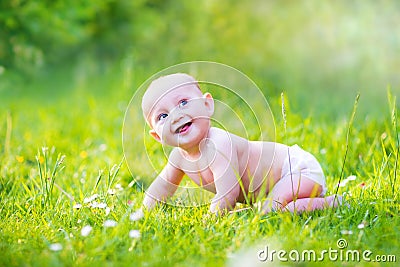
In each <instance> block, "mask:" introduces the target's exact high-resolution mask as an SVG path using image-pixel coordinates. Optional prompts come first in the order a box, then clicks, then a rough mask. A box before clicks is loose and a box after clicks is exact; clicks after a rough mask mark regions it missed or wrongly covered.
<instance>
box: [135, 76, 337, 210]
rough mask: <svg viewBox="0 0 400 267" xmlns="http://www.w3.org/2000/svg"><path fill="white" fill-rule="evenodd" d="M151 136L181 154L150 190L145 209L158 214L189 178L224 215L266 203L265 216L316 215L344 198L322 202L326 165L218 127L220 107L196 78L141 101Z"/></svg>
mask: <svg viewBox="0 0 400 267" xmlns="http://www.w3.org/2000/svg"><path fill="white" fill-rule="evenodd" d="M142 110H143V115H144V117H145V119H146V122H147V123H148V125H149V126H150V128H151V130H150V132H149V133H150V135H151V136H152V137H153V138H154V139H155V140H157V141H158V142H160V143H162V144H163V145H168V146H172V147H174V148H173V150H172V151H171V153H170V155H169V159H168V163H167V164H166V166H165V167H164V168H163V170H162V171H161V172H160V173H159V175H158V176H157V178H156V179H155V180H154V181H153V183H152V184H151V185H150V187H149V188H148V190H147V192H146V195H145V198H144V200H143V206H144V207H145V208H147V209H152V208H153V207H154V206H155V204H156V203H157V202H160V201H166V200H167V199H168V198H169V197H171V196H172V195H173V194H174V193H175V191H176V189H177V188H178V186H179V183H180V182H181V181H182V178H183V176H184V175H185V174H186V175H187V176H188V177H189V178H190V179H192V180H193V181H194V182H195V183H196V184H198V185H199V186H201V187H202V188H204V189H205V190H208V191H211V192H213V193H214V194H215V197H214V198H213V199H212V201H211V206H210V211H211V212H213V213H225V212H227V211H230V210H232V209H233V208H234V207H235V205H236V203H237V202H246V201H247V200H250V201H249V202H251V200H255V199H266V200H265V202H264V203H263V208H262V211H263V212H264V213H268V212H270V211H272V210H288V211H291V212H295V211H298V212H301V211H311V210H316V209H324V208H326V207H334V206H337V205H338V203H339V200H340V199H339V197H337V196H336V197H335V196H329V197H325V198H324V197H323V196H324V194H325V192H326V182H325V177H324V174H323V171H322V169H321V166H320V164H319V163H318V161H317V160H316V159H315V157H314V156H313V155H311V154H310V153H308V152H306V151H304V150H302V149H301V148H300V147H299V146H297V145H294V146H290V147H289V146H286V145H283V144H279V143H275V142H262V141H249V140H247V139H245V138H242V137H240V136H237V135H234V134H232V133H229V132H227V131H225V130H223V129H219V128H216V127H211V122H210V120H211V119H210V118H211V116H212V115H213V113H214V100H213V98H212V96H211V94H210V93H205V94H203V93H202V92H201V90H200V87H199V85H198V83H197V81H196V80H195V79H194V78H193V77H192V76H190V75H187V74H183V73H176V74H171V75H167V76H163V77H161V78H158V79H156V80H154V81H153V82H152V83H151V84H150V86H149V88H148V89H147V91H146V92H145V94H144V96H143V99H142Z"/></svg>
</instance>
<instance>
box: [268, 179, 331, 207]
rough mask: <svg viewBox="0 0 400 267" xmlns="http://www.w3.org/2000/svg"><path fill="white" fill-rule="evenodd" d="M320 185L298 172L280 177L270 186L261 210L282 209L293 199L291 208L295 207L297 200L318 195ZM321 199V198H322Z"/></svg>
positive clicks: (320, 190)
mask: <svg viewBox="0 0 400 267" xmlns="http://www.w3.org/2000/svg"><path fill="white" fill-rule="evenodd" d="M321 192H322V186H321V185H320V184H318V183H316V182H314V181H313V180H311V179H309V178H306V177H305V176H301V174H300V173H298V174H292V175H291V176H290V175H287V176H285V177H282V178H281V179H280V180H279V181H278V182H277V183H276V184H275V185H274V187H273V188H272V190H271V192H270V193H269V195H268V200H267V201H266V202H265V203H264V205H263V212H265V213H268V212H270V211H271V210H280V209H283V208H284V207H285V206H286V205H287V204H288V203H291V202H292V201H295V202H294V204H293V206H294V207H293V210H294V209H295V208H296V209H297V201H299V200H300V199H309V198H315V197H317V196H319V195H320V194H321ZM322 199H323V198H322Z"/></svg>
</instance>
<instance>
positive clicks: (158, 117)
mask: <svg viewBox="0 0 400 267" xmlns="http://www.w3.org/2000/svg"><path fill="white" fill-rule="evenodd" d="M149 95H150V96H147V97H148V98H149V99H148V100H147V102H148V104H149V105H151V106H149V107H147V108H146V110H149V112H148V113H147V114H145V116H146V118H147V122H148V124H149V125H150V126H151V128H152V130H151V131H150V134H151V135H152V136H153V137H154V138H155V139H156V140H157V141H159V142H161V143H163V144H166V145H170V146H174V147H181V148H183V149H190V148H192V147H195V146H198V145H199V143H200V142H201V140H203V139H204V138H206V137H207V134H208V130H209V128H210V117H211V115H212V114H213V112H214V102H213V99H212V97H211V95H210V94H208V93H206V94H204V95H203V94H202V93H201V91H200V90H199V88H198V87H197V84H195V83H192V84H186V85H183V86H180V87H178V88H175V89H171V90H169V91H167V92H166V93H165V94H163V95H161V96H159V95H158V94H154V97H152V96H151V93H150V94H149Z"/></svg>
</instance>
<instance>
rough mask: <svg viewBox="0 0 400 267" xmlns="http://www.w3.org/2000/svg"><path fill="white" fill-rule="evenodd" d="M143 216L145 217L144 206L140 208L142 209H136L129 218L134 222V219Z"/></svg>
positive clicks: (136, 219)
mask: <svg viewBox="0 0 400 267" xmlns="http://www.w3.org/2000/svg"><path fill="white" fill-rule="evenodd" d="M143 217H144V213H143V210H142V208H140V209H138V210H136V211H135V212H133V213H132V214H131V215H130V216H129V219H130V220H131V221H133V222H134V221H138V220H140V219H142V218H143Z"/></svg>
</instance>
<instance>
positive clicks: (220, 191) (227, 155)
mask: <svg viewBox="0 0 400 267" xmlns="http://www.w3.org/2000/svg"><path fill="white" fill-rule="evenodd" d="M213 139H214V138H213ZM213 141H214V144H215V146H216V157H215V159H214V161H213V162H212V163H211V165H210V169H211V171H212V172H213V175H214V183H215V188H216V191H217V194H216V195H215V197H214V198H213V200H212V201H211V206H210V211H211V212H213V213H217V212H218V211H221V212H224V210H231V209H233V208H234V207H235V205H236V201H237V198H238V196H239V193H240V186H239V181H238V179H239V174H238V170H239V166H238V158H237V154H236V151H235V150H234V149H233V144H232V140H231V139H230V138H229V137H228V136H227V134H226V133H224V134H222V135H217V136H216V138H215V139H214V140H213Z"/></svg>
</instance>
